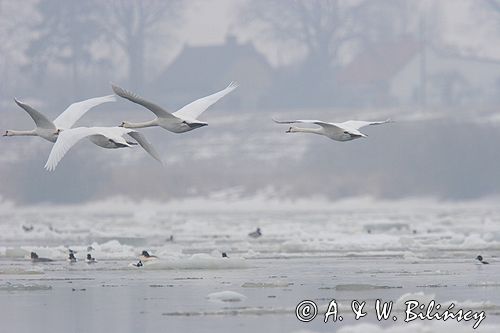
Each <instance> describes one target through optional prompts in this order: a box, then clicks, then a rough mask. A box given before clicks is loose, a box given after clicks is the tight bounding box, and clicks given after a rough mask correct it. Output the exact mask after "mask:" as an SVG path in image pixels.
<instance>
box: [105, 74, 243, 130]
mask: <svg viewBox="0 0 500 333" xmlns="http://www.w3.org/2000/svg"><path fill="white" fill-rule="evenodd" d="M111 87H112V88H113V91H114V92H115V94H117V95H118V96H121V97H123V98H125V99H128V100H129V101H131V102H134V103H137V104H140V105H142V106H144V107H145V108H146V109H149V110H150V111H151V112H153V113H154V114H155V115H156V118H155V119H153V120H150V121H145V122H142V123H131V122H128V121H124V122H122V124H121V125H120V127H125V128H143V127H150V126H160V127H162V128H164V129H166V130H167V131H170V132H174V133H184V132H187V131H191V130H193V129H195V128H199V127H202V126H206V125H208V124H207V123H205V122H202V121H199V120H198V117H199V116H200V115H201V114H202V113H203V112H204V111H205V110H207V109H208V108H209V107H210V106H212V105H213V104H215V103H216V102H217V101H218V100H219V99H221V98H222V97H224V96H226V95H227V94H229V93H230V92H231V91H233V90H234V89H236V88H237V87H238V83H236V82H231V83H230V84H229V86H227V88H225V89H223V90H221V91H219V92H216V93H215V94H212V95H209V96H206V97H203V98H200V99H197V100H196V101H194V102H191V103H189V104H188V105H186V106H184V107H183V108H181V109H180V110H178V111H176V112H174V113H170V112H168V111H167V110H165V109H163V108H161V107H160V106H158V105H156V104H154V103H152V102H150V101H147V100H145V99H144V98H142V97H140V96H138V95H136V94H134V93H132V92H130V91H127V90H125V89H123V88H120V87H118V86H116V85H113V84H112V85H111Z"/></svg>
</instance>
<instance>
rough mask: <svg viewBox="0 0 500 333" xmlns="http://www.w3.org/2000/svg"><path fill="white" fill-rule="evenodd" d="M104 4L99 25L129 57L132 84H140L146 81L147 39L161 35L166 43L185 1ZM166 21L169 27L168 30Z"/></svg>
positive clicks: (133, 0) (130, 0)
mask: <svg viewBox="0 0 500 333" xmlns="http://www.w3.org/2000/svg"><path fill="white" fill-rule="evenodd" d="M101 4H103V5H104V7H105V10H104V11H103V15H104V17H103V19H101V20H100V22H101V23H100V26H101V27H102V29H103V30H104V32H105V34H106V38H107V39H108V40H109V41H111V42H113V43H115V44H116V45H118V46H119V48H121V49H122V50H123V52H124V53H125V55H126V57H127V59H128V78H129V81H130V86H131V87H132V88H134V89H135V88H137V87H140V86H142V84H143V81H144V69H145V68H144V63H145V57H146V51H147V47H148V43H151V42H153V41H156V40H159V39H160V38H161V39H162V40H161V42H162V43H165V42H166V41H168V38H169V37H170V36H169V35H170V31H172V30H173V26H172V23H173V22H177V21H178V20H177V18H179V15H180V14H179V13H180V11H181V8H182V7H183V3H181V1H179V0H163V1H162V0H149V1H142V0H112V1H105V2H101ZM165 24H167V25H168V26H169V27H170V29H169V30H168V31H169V32H167V30H166V29H164V28H165Z"/></svg>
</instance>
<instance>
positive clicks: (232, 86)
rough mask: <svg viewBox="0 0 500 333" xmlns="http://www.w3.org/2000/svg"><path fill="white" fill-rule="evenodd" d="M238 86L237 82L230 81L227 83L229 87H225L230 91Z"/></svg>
mask: <svg viewBox="0 0 500 333" xmlns="http://www.w3.org/2000/svg"><path fill="white" fill-rule="evenodd" d="M239 86H240V84H239V83H238V81H231V83H229V85H228V86H227V87H228V88H231V89H236V88H238V87H239Z"/></svg>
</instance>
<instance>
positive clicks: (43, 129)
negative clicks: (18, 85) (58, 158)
mask: <svg viewBox="0 0 500 333" xmlns="http://www.w3.org/2000/svg"><path fill="white" fill-rule="evenodd" d="M14 101H15V102H16V104H17V105H19V106H20V107H21V108H22V109H23V110H25V111H26V112H27V113H28V114H29V116H30V117H31V118H32V119H33V121H34V122H35V125H36V128H35V129H34V130H33V131H31V132H32V133H33V134H31V135H36V136H39V137H42V138H44V139H46V140H48V141H51V142H55V141H56V140H57V136H58V133H59V130H65V129H68V128H71V127H72V126H73V125H74V123H75V122H76V121H77V120H78V119H80V118H81V117H82V116H83V115H84V114H85V113H86V112H87V111H89V110H90V109H91V108H93V107H94V106H97V105H99V104H102V103H106V102H114V101H116V97H115V96H114V95H109V96H103V97H96V98H91V99H87V100H84V101H81V102H77V103H73V104H71V105H70V106H69V107H68V108H67V109H66V110H65V111H64V112H63V113H61V114H60V115H59V116H58V117H57V118H56V119H55V120H54V121H51V120H49V119H48V118H47V117H46V116H45V115H43V114H42V113H41V112H39V111H37V110H35V109H34V108H33V107H31V106H30V105H28V104H26V103H23V102H21V101H19V100H17V99H15V98H14ZM7 132H11V133H12V134H11V135H9V136H15V135H21V134H20V131H7ZM6 135H7V134H6Z"/></svg>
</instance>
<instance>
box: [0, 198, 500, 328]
mask: <svg viewBox="0 0 500 333" xmlns="http://www.w3.org/2000/svg"><path fill="white" fill-rule="evenodd" d="M191 204H193V203H190V205H191ZM196 204H197V205H199V204H200V203H199V202H197V203H196ZM183 205H186V206H188V204H187V203H184V204H182V205H181V204H180V205H176V206H175V207H174V206H169V205H160V204H155V203H142V204H140V205H130V204H128V203H124V202H121V203H120V202H115V203H114V204H113V205H110V204H109V203H108V204H103V205H87V206H80V207H78V208H75V207H55V208H54V207H48V206H47V207H36V208H19V207H15V206H9V205H4V206H2V207H0V217H1V223H0V245H1V247H0V309H1V311H2V318H4V320H3V322H2V327H3V328H2V331H5V332H105V331H113V332H114V331H116V332H139V331H141V332H160V331H167V330H168V331H174V332H200V331H204V332H221V331H228V332H234V331H238V332H255V331H257V330H258V331H261V330H264V331H266V332H295V331H297V332H298V331H311V332H331V331H337V330H340V331H341V332H367V331H375V330H376V329H377V327H381V328H380V330H382V331H383V332H386V331H387V332H407V331H414V332H426V331H464V332H469V331H473V329H472V326H473V325H474V323H475V320H471V321H468V322H465V321H462V322H461V323H460V324H458V323H456V321H453V320H448V321H446V322H443V321H436V320H433V321H429V320H426V321H421V320H416V321H414V322H412V323H410V324H408V323H404V322H403V320H404V317H405V312H404V310H405V305H404V302H405V301H407V300H418V301H420V303H421V304H426V305H427V304H428V303H429V302H430V301H431V300H435V301H436V303H439V304H442V306H443V309H446V308H448V307H449V305H450V304H451V303H454V304H455V308H454V309H455V310H456V309H463V310H464V311H466V310H471V312H473V313H481V312H483V311H484V315H485V319H484V320H483V321H482V322H481V323H480V325H479V328H478V329H477V330H476V331H478V332H498V329H499V328H500V278H499V276H500V269H499V264H500V262H499V261H498V256H499V255H500V229H499V227H498V226H499V223H500V207H497V205H495V204H494V202H481V203H466V204H458V203H455V204H442V203H441V204H438V203H432V202H410V201H407V202H397V203H394V202H389V203H388V202H385V203H383V202H382V203H379V202H371V201H362V200H361V203H360V202H353V201H351V202H343V203H337V204H331V205H330V204H321V205H320V204H318V206H316V207H313V206H311V205H309V204H304V203H299V202H296V203H293V204H289V205H276V206H274V205H273V203H271V202H269V203H267V204H266V205H261V206H259V205H256V206H255V209H252V210H245V209H242V208H241V207H248V206H249V205H248V203H245V204H242V205H241V206H239V205H238V204H234V205H232V206H230V207H226V208H224V207H218V206H217V205H211V206H210V207H212V209H210V210H198V211H193V210H189V209H187V208H185V206H183ZM109 207H112V208H111V209H110V208H109ZM360 207H361V208H360ZM23 226H24V227H25V228H24V229H23ZM31 227H33V229H32V230H30V229H31ZM257 227H260V228H261V229H262V232H263V236H262V237H260V238H258V239H252V238H250V237H248V236H247V234H248V232H250V231H253V230H255V228H257ZM25 229H26V230H25ZM170 235H173V241H170V240H169V237H170ZM88 246H92V248H93V250H92V251H91V253H92V255H93V256H94V257H95V258H96V259H97V260H98V262H97V263H95V264H92V265H89V264H86V263H85V262H84V260H83V259H84V257H85V255H86V253H87V247H88ZM68 248H71V249H73V250H75V251H77V254H76V256H77V258H78V259H79V261H78V262H77V263H74V264H70V263H69V262H67V261H66V257H67V254H68ZM142 250H148V251H149V252H151V253H152V254H154V255H157V256H158V257H159V259H158V260H155V261H152V262H147V263H146V264H145V266H144V267H141V268H136V267H131V266H130V263H135V262H137V261H138V256H139V254H140V252H141V251H142ZM31 251H36V252H37V253H38V254H39V256H40V257H50V258H52V259H54V260H55V261H53V262H50V263H31V261H30V260H29V259H28V257H29V253H30V252H31ZM221 252H227V254H228V256H229V258H222V256H221ZM479 254H481V255H483V257H485V260H487V261H489V262H490V264H489V265H483V264H480V263H479V262H478V261H477V260H475V257H476V256H477V255H479ZM333 299H335V301H336V304H337V305H338V314H339V315H340V316H342V317H343V320H342V321H337V322H335V323H334V322H332V321H331V320H330V321H329V322H328V323H327V324H325V323H324V322H323V314H324V313H325V312H326V309H327V306H328V304H329V302H330V301H331V300H333ZM377 299H380V300H381V301H384V302H389V301H394V309H393V311H392V313H391V316H390V319H388V320H386V321H385V320H383V321H381V322H378V321H377V319H376V317H375V310H374V304H375V301H376V300H377ZM302 300H310V301H312V302H314V303H315V304H316V305H317V307H318V315H317V317H316V318H315V319H314V320H312V321H310V322H307V323H306V322H301V321H299V320H298V319H297V318H296V315H295V312H296V306H297V305H298V304H299V302H301V301H302ZM353 300H358V301H359V302H360V303H361V302H363V301H366V306H365V308H364V310H365V312H366V313H367V315H366V317H364V318H361V319H359V320H358V321H356V320H354V313H353V311H352V310H351V302H352V301H353ZM394 316H396V317H397V320H396V321H394V320H393V317H394ZM6 318H7V320H5V319H6ZM367 325H376V326H377V327H375V326H367Z"/></svg>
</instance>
